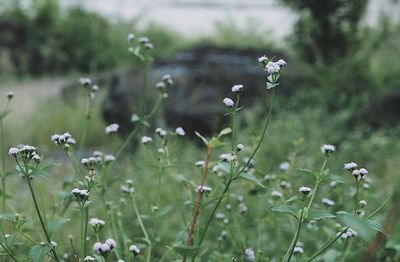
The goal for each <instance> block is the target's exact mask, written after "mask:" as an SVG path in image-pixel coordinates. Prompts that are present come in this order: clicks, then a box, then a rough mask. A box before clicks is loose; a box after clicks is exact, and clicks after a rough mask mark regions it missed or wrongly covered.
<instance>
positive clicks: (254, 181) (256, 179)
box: [239, 173, 265, 188]
mask: <svg viewBox="0 0 400 262" xmlns="http://www.w3.org/2000/svg"><path fill="white" fill-rule="evenodd" d="M239 177H241V178H244V179H247V180H249V181H251V182H253V183H256V184H257V185H259V186H260V187H262V188H265V186H264V185H263V184H262V182H261V180H260V179H258V178H256V177H255V176H253V175H252V174H249V173H241V174H240V175H239Z"/></svg>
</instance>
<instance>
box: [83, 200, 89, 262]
mask: <svg viewBox="0 0 400 262" xmlns="http://www.w3.org/2000/svg"><path fill="white" fill-rule="evenodd" d="M84 213H85V233H84V235H83V257H86V255H87V241H86V237H87V233H88V223H89V207H85V208H84Z"/></svg>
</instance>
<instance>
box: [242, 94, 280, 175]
mask: <svg viewBox="0 0 400 262" xmlns="http://www.w3.org/2000/svg"><path fill="white" fill-rule="evenodd" d="M275 93H276V91H275V88H273V89H272V98H271V104H270V106H269V109H268V115H267V118H266V121H265V125H264V130H263V132H262V134H261V138H260V140H259V141H258V144H257V146H256V148H255V149H254V151H253V153H252V154H251V156H250V158H249V159H248V160H247V162H246V164H245V165H244V166H243V167H242V168H241V169H240V171H239V173H237V175H236V176H239V175H240V174H241V173H243V171H244V170H245V169H246V168H247V167H248V166H249V164H250V162H251V161H252V160H253V158H254V156H255V155H256V153H257V151H258V149H259V148H260V146H261V143H262V142H263V140H264V137H265V134H266V133H267V129H268V126H269V123H270V121H271V117H272V107H273V105H274V100H275Z"/></svg>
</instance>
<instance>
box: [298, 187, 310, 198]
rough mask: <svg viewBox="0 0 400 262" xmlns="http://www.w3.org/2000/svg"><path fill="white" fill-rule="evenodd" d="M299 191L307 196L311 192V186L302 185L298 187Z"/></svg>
mask: <svg viewBox="0 0 400 262" xmlns="http://www.w3.org/2000/svg"><path fill="white" fill-rule="evenodd" d="M299 192H300V193H302V194H303V195H304V196H307V195H308V194H309V193H310V192H311V188H309V187H306V186H302V187H300V188H299Z"/></svg>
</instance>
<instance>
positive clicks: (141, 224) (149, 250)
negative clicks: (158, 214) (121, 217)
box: [131, 196, 152, 262]
mask: <svg viewBox="0 0 400 262" xmlns="http://www.w3.org/2000/svg"><path fill="white" fill-rule="evenodd" d="M131 199H132V203H133V209H134V210H135V214H136V218H137V220H138V222H139V225H140V228H141V229H142V232H143V235H144V237H145V240H146V242H147V244H148V245H149V248H148V252H147V259H146V261H148V262H149V261H150V257H151V246H152V243H151V240H150V238H149V234H148V233H147V230H146V227H145V226H144V224H143V221H142V218H141V217H140V213H139V209H138V208H137V204H136V198H135V196H131Z"/></svg>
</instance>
